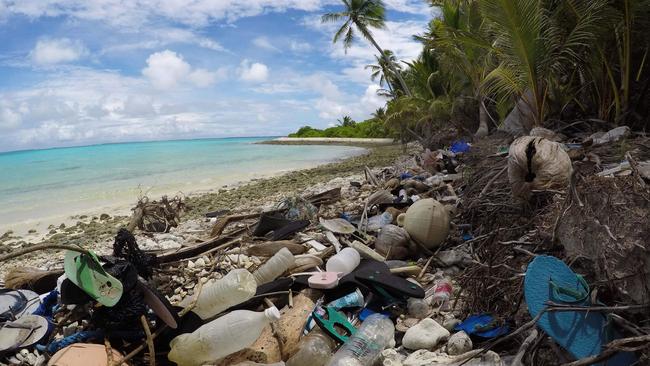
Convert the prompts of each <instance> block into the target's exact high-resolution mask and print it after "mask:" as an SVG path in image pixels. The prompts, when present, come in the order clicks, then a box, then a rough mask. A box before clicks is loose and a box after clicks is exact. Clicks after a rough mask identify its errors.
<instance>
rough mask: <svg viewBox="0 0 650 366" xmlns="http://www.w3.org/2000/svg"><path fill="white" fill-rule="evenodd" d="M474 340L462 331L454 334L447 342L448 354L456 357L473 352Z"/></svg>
mask: <svg viewBox="0 0 650 366" xmlns="http://www.w3.org/2000/svg"><path fill="white" fill-rule="evenodd" d="M472 347H473V345H472V340H471V339H470V338H469V336H468V335H467V333H465V332H463V331H460V332H458V333H454V334H452V335H451V337H449V340H448V341H447V353H448V354H450V355H452V356H456V355H460V354H463V353H465V352H469V351H471V350H472Z"/></svg>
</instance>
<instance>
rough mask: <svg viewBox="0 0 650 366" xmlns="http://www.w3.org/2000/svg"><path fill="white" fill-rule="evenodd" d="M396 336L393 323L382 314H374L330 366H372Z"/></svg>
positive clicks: (342, 347)
mask: <svg viewBox="0 0 650 366" xmlns="http://www.w3.org/2000/svg"><path fill="white" fill-rule="evenodd" d="M394 334H395V326H394V325H393V322H392V321H391V320H390V319H388V318H387V317H385V316H384V315H381V314H372V315H370V316H369V317H367V318H366V320H365V321H364V322H363V323H362V324H361V327H359V329H358V330H357V332H356V333H354V335H353V336H351V337H350V339H348V341H347V342H345V343H344V344H343V345H342V346H341V348H339V350H338V351H337V352H336V353H335V354H334V356H333V357H332V359H331V360H330V362H329V363H328V364H327V365H328V366H372V365H373V364H374V363H375V361H377V359H378V358H379V354H380V353H381V351H382V350H383V349H384V348H386V347H387V346H388V345H389V344H390V342H391V340H393V336H394Z"/></svg>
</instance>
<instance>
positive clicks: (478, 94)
mask: <svg viewBox="0 0 650 366" xmlns="http://www.w3.org/2000/svg"><path fill="white" fill-rule="evenodd" d="M433 5H434V6H436V7H438V8H439V9H440V10H441V11H440V13H441V17H439V18H438V19H436V20H435V21H434V22H432V25H431V26H430V31H429V34H428V35H427V36H425V37H424V41H425V44H427V45H428V46H430V47H432V48H434V49H436V50H438V51H439V52H440V53H442V54H443V55H444V56H445V57H447V58H449V59H450V61H451V62H450V66H451V67H453V68H455V69H457V71H458V72H460V73H462V74H463V75H465V77H466V79H467V80H468V82H469V85H470V88H471V93H472V95H473V98H474V99H475V100H476V101H477V102H478V107H479V110H478V115H479V127H478V130H477V131H476V133H475V136H476V137H484V136H487V134H488V118H489V113H488V110H487V106H486V99H487V98H486V96H485V93H484V90H483V88H482V87H481V86H482V83H483V80H484V79H485V77H486V75H487V73H488V72H489V71H490V69H491V65H490V59H491V58H490V57H489V55H488V50H489V48H490V42H489V40H487V39H486V35H485V22H484V21H483V18H482V16H481V14H480V11H479V9H478V1H476V0H462V1H452V0H441V1H434V2H433Z"/></svg>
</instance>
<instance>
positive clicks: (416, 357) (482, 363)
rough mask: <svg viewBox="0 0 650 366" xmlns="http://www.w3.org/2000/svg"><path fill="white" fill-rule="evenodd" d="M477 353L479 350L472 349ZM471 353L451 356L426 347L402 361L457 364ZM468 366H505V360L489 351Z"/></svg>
mask: <svg viewBox="0 0 650 366" xmlns="http://www.w3.org/2000/svg"><path fill="white" fill-rule="evenodd" d="M471 352H472V353H475V352H477V351H471ZM469 357H470V355H467V354H462V355H458V356H450V355H448V354H446V353H443V352H430V351H427V350H424V349H421V350H418V351H415V352H413V353H411V354H410V355H409V356H408V357H407V358H406V360H404V361H403V362H402V365H403V366H430V365H440V366H444V365H448V366H457V365H458V364H459V363H461V362H464V361H465V360H467V359H468V358H469ZM465 365H466V366H503V365H504V364H503V362H502V361H501V358H500V357H499V355H498V354H496V353H495V352H492V351H487V352H486V353H484V354H482V355H481V356H479V357H477V358H473V359H471V360H469V361H467V363H465Z"/></svg>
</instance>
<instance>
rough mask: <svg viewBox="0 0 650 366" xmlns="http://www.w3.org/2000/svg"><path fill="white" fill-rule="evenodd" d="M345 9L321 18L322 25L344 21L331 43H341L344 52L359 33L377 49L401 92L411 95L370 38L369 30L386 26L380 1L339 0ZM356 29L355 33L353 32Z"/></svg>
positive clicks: (377, 45)
mask: <svg viewBox="0 0 650 366" xmlns="http://www.w3.org/2000/svg"><path fill="white" fill-rule="evenodd" d="M341 1H342V2H343V4H344V5H345V9H344V10H343V11H341V12H337V13H327V14H324V15H323V16H322V18H321V21H322V22H324V23H327V22H340V21H342V20H344V22H343V25H341V27H340V28H339V30H338V31H337V32H336V33H335V34H334V38H333V42H334V43H336V42H338V41H342V42H343V47H345V49H346V51H347V49H348V48H350V47H351V46H352V42H353V41H354V40H355V38H356V37H357V36H356V32H358V33H361V35H362V36H363V38H365V39H367V40H368V41H369V42H370V43H372V45H373V46H374V47H375V48H376V49H377V51H378V52H379V55H380V56H381V57H383V58H384V60H385V61H386V66H387V67H388V68H389V69H390V70H391V71H392V72H393V74H394V75H395V77H396V78H397V80H398V81H399V84H400V87H401V89H402V91H403V92H404V93H405V94H406V95H411V91H410V90H409V88H408V87H407V86H406V83H405V82H404V79H403V78H402V76H401V75H400V73H399V71H398V70H397V68H396V67H395V66H394V64H392V63H391V62H390V61H389V60H387V59H386V53H385V52H384V50H383V49H382V48H381V47H379V44H377V41H375V39H374V38H373V36H372V32H371V31H370V29H371V28H377V29H381V28H384V27H385V26H386V14H385V13H386V9H385V8H384V3H383V1H381V0H341ZM355 29H356V32H355Z"/></svg>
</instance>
